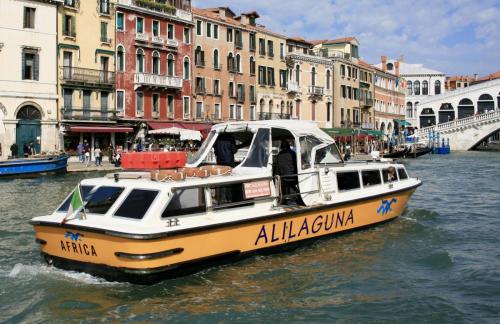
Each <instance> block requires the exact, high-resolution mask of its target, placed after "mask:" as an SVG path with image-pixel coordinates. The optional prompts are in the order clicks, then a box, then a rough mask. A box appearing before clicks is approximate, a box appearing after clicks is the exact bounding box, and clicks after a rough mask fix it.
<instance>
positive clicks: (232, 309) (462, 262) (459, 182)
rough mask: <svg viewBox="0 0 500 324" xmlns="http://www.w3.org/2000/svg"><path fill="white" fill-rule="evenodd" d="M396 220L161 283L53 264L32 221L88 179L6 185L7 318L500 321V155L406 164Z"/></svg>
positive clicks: (2, 281)
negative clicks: (410, 183)
mask: <svg viewBox="0 0 500 324" xmlns="http://www.w3.org/2000/svg"><path fill="white" fill-rule="evenodd" d="M405 164H406V165H407V168H408V171H409V173H410V175H412V176H418V177H420V178H422V179H423V180H424V185H423V186H422V187H420V188H419V189H418V190H417V192H416V193H415V195H414V196H413V198H412V200H411V201H410V204H409V206H408V208H407V210H406V211H405V212H404V215H403V216H402V217H400V218H398V219H397V220H395V221H392V222H389V223H387V224H384V225H381V226H378V227H375V228H373V229H370V230H364V231H359V232H356V233H353V234H349V235H342V236H339V237H338V238H332V239H328V240H322V241H319V242H316V243H314V244H312V245H309V246H305V247H302V248H299V249H297V250H294V251H292V252H287V253H283V254H274V255H268V256H257V257H252V258H249V259H246V260H244V261H241V262H238V263H233V264H230V265H225V266H220V267H215V268H211V269H207V270H205V271H203V272H201V273H198V274H195V275H192V276H189V277H185V278H179V279H175V280H169V281H164V282H161V283H159V284H156V285H154V286H135V285H131V284H123V283H109V282H106V281H104V280H102V279H99V278H95V277H92V276H90V275H86V274H81V273H74V272H66V271H62V270H57V269H53V268H50V267H48V266H46V265H45V264H44V262H43V260H42V259H41V257H40V255H39V248H38V245H37V244H36V243H35V241H34V233H33V230H32V228H31V227H30V226H29V224H28V221H29V219H30V218H32V217H33V216H36V215H41V214H46V213H50V212H51V211H52V210H53V209H54V208H55V207H56V205H57V204H58V203H59V202H60V201H61V200H62V199H63V198H64V196H65V195H66V194H67V193H68V192H69V191H70V190H71V188H73V187H74V186H75V185H76V183H77V182H78V180H80V179H81V178H82V177H88V176H95V175H97V174H79V175H75V174H71V175H65V176H55V177H42V178H38V179H24V180H0V222H1V224H2V226H0V261H1V262H0V321H2V322H3V321H8V322H21V321H24V322H63V321H64V322H66V321H84V322H95V321H118V322H172V321H177V322H204V323H205V322H220V321H222V322H232V321H242V322H255V321H258V322H271V321H284V320H286V321H292V322H332V321H338V322H344V323H353V322H367V321H375V322H436V323H442V322H453V323H462V322H474V323H479V322H481V323H482V322H491V323H494V322H496V323H498V322H500V181H499V176H500V154H498V153H481V152H470V153H461V154H452V155H451V156H429V157H422V158H420V159H418V160H411V161H407V162H405Z"/></svg>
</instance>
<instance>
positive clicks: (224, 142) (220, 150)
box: [214, 133, 238, 168]
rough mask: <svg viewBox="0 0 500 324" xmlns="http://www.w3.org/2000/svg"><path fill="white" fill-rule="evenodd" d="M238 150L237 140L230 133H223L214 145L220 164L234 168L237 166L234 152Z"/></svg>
mask: <svg viewBox="0 0 500 324" xmlns="http://www.w3.org/2000/svg"><path fill="white" fill-rule="evenodd" d="M237 151H238V148H237V147H236V141H235V140H234V137H233V136H231V135H230V134H227V133H223V134H221V135H220V136H219V137H218V138H217V141H216V142H215V145H214V152H215V157H216V159H217V164H218V165H226V166H230V167H232V168H234V167H235V166H236V164H235V161H234V154H236V152H237Z"/></svg>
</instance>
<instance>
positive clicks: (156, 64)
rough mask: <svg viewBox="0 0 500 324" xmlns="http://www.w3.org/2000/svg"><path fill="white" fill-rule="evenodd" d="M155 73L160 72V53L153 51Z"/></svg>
mask: <svg viewBox="0 0 500 324" xmlns="http://www.w3.org/2000/svg"><path fill="white" fill-rule="evenodd" d="M153 74H160V53H158V52H156V51H154V52H153Z"/></svg>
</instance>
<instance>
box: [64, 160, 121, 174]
mask: <svg viewBox="0 0 500 324" xmlns="http://www.w3.org/2000/svg"><path fill="white" fill-rule="evenodd" d="M121 169H122V168H119V167H118V168H117V167H115V166H114V164H111V163H109V162H108V161H103V162H102V164H101V165H100V166H96V165H95V163H94V162H92V163H90V164H89V166H87V165H86V164H84V163H80V162H68V169H67V170H68V172H90V171H120V170H121Z"/></svg>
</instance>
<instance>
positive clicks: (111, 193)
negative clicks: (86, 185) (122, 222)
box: [85, 186, 124, 215]
mask: <svg viewBox="0 0 500 324" xmlns="http://www.w3.org/2000/svg"><path fill="white" fill-rule="evenodd" d="M123 190H124V188H121V187H106V186H104V187H99V188H98V189H97V190H96V191H95V192H94V193H93V194H91V195H90V197H89V199H88V202H87V203H86V205H85V212H87V213H90V214H101V215H104V214H106V213H107V212H108V210H109V208H110V207H111V206H112V205H113V204H114V203H115V201H116V199H118V197H119V196H120V195H121V194H122V192H123Z"/></svg>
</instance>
